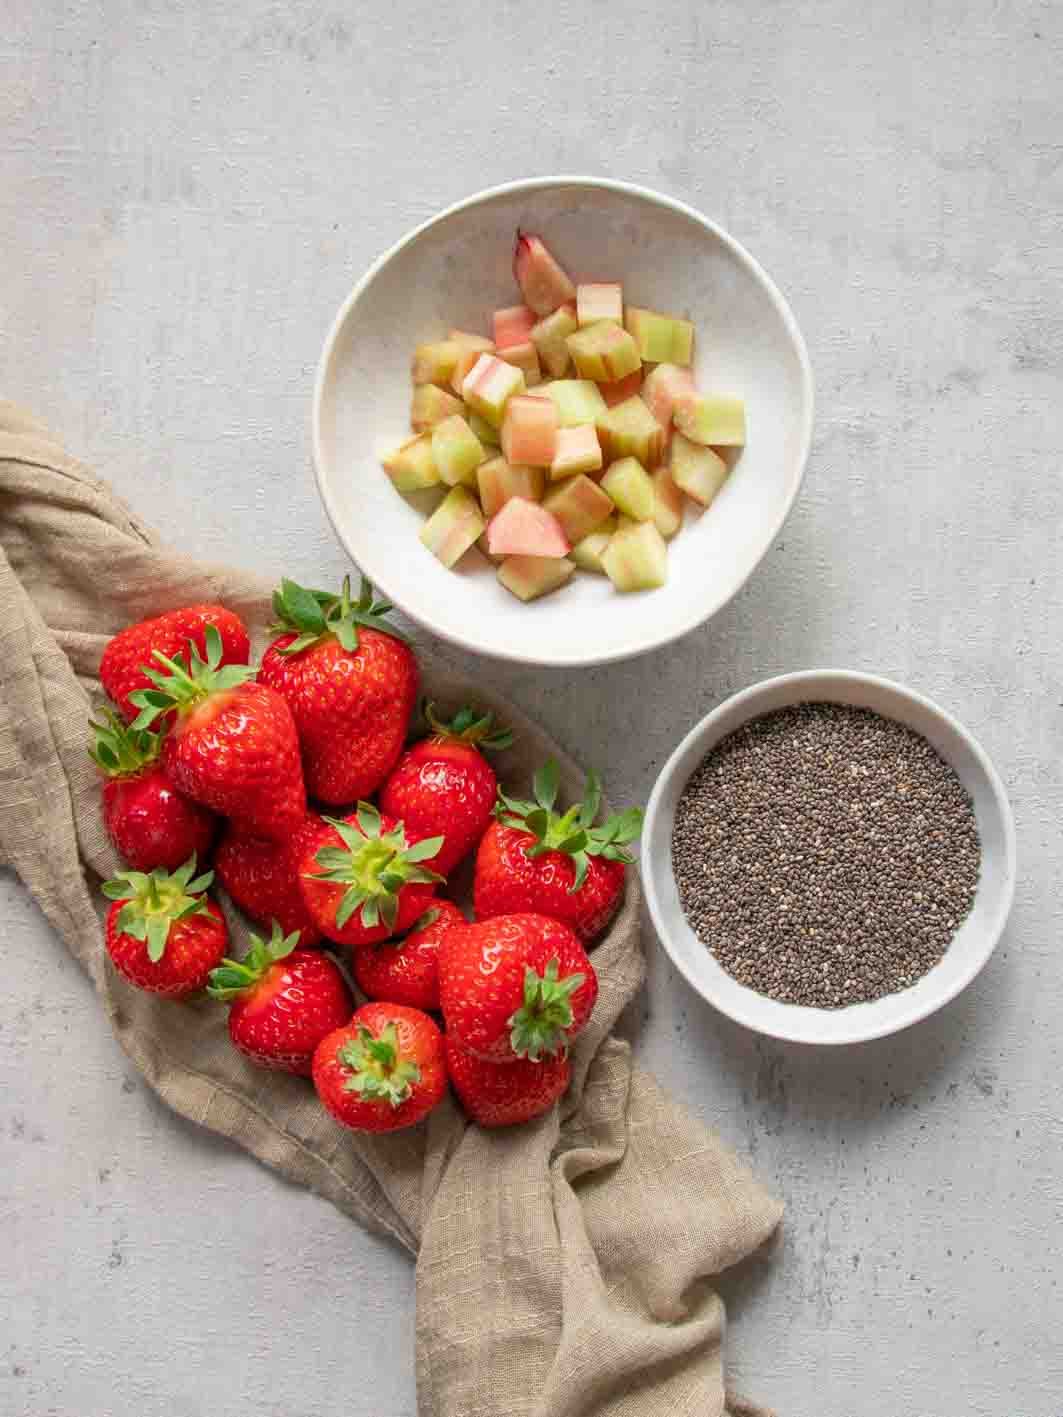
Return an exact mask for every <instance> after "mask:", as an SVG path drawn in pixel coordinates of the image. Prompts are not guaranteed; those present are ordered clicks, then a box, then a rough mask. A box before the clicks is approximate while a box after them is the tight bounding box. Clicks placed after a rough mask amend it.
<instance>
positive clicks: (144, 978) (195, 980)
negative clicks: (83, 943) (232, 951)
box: [101, 856, 229, 998]
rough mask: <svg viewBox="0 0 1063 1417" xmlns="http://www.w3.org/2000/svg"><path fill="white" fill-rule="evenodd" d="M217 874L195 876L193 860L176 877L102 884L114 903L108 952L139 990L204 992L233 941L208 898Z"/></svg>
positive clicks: (130, 875) (131, 875) (122, 878)
mask: <svg viewBox="0 0 1063 1417" xmlns="http://www.w3.org/2000/svg"><path fill="white" fill-rule="evenodd" d="M213 875H214V873H213V872H212V871H207V872H206V873H205V874H204V875H202V876H196V858H195V857H194V856H190V857H189V859H188V860H187V861H186V862H185V864H184V865H183V866H182V867H181V868H180V869H179V870H177V871H174V872H173V874H172V875H170V874H168V873H167V872H165V871H162V870H154V871H152V872H151V874H150V875H145V874H144V873H143V872H141V871H119V873H118V875H117V876H116V877H115V878H114V880H112V881H106V882H105V883H104V885H103V886H102V888H101V889H102V890H103V893H104V895H105V896H106V897H107V898H108V900H111V901H113V902H114V904H113V905H112V906H111V908H110V910H109V911H108V913H107V935H106V943H107V953H108V954H109V955H110V956H111V960H112V962H113V964H114V967H115V969H117V970H118V972H119V974H122V975H124V976H125V977H126V979H128V980H129V982H130V983H131V984H135V985H136V986H137V988H138V989H147V990H148V991H149V992H150V993H152V994H166V995H168V996H169V997H170V998H180V997H181V996H182V995H184V994H192V993H195V991H196V990H197V989H202V988H203V986H204V985H205V984H206V982H207V980H208V978H209V977H210V971H211V970H212V969H213V968H214V966H215V965H216V964H217V963H218V962H219V961H220V960H221V958H222V956H223V955H224V953H225V946H226V944H227V942H228V939H229V931H228V929H227V927H226V924H225V917H224V915H222V913H221V911H220V910H219V909H218V907H217V906H216V905H215V904H214V902H213V901H212V900H211V899H209V897H208V896H206V895H205V894H204V892H205V891H206V889H207V887H208V886H209V885H210V883H211V880H212V879H213ZM193 878H194V879H193Z"/></svg>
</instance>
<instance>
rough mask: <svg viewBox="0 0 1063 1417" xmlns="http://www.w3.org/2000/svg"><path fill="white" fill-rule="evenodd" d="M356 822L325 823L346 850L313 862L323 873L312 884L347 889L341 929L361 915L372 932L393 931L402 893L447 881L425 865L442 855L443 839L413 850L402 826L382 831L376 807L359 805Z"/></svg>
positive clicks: (339, 914) (323, 853)
mask: <svg viewBox="0 0 1063 1417" xmlns="http://www.w3.org/2000/svg"><path fill="white" fill-rule="evenodd" d="M356 819H357V823H358V825H357V826H355V825H354V824H353V823H352V822H349V821H345V820H344V819H343V818H341V817H326V818H325V821H326V822H328V824H329V826H330V827H333V828H335V830H336V831H337V833H338V834H339V837H340V840H341V841H342V843H343V845H342V846H323V847H322V848H321V850H320V851H318V852H317V854H316V856H315V857H314V860H315V861H316V862H317V864H318V865H319V866H320V867H321V868H322V869H321V870H320V871H314V872H311V873H310V875H309V876H308V878H307V879H308V880H312V881H332V882H334V883H336V884H338V885H345V886H346V887H347V889H346V890H345V891H344V893H343V896H342V898H341V899H340V903H339V905H338V906H337V907H336V924H337V925H338V926H339V927H340V928H341V929H342V928H343V926H344V925H346V924H347V922H348V921H349V920H350V918H351V916H352V915H353V914H354V913H355V911H358V912H359V919H360V920H361V923H362V924H363V925H364V926H365V927H366V928H367V929H373V928H375V927H376V926H378V925H380V924H383V925H386V926H387V928H388V930H389V931H394V929H395V926H396V923H397V921H398V916H399V894H400V892H401V891H402V889H403V887H404V886H407V885H411V884H413V883H415V882H420V883H423V884H428V883H430V882H432V881H441V880H443V877H442V876H441V875H439V874H438V872H436V871H431V870H429V869H428V867H427V866H422V865H421V864H420V863H421V862H422V861H429V860H431V858H432V857H433V856H435V855H436V854H437V852H438V851H439V849H440V847H441V846H442V845H443V841H444V838H443V837H442V836H431V837H426V838H425V839H424V840H422V841H418V842H414V844H413V845H412V846H411V845H409V844H408V843H407V841H406V828H405V827H404V826H403V824H402V822H398V823H396V825H395V826H394V827H393V828H392V829H391V831H388V832H385V831H384V830H383V821H382V819H381V816H380V813H379V812H378V811H377V809H376V808H375V807H374V806H373V804H372V803H371V802H359V803H358V810H357V813H356Z"/></svg>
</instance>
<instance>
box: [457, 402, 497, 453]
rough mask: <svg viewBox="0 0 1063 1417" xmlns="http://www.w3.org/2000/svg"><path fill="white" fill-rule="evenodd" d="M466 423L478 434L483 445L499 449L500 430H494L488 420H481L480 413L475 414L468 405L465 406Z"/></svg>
mask: <svg viewBox="0 0 1063 1417" xmlns="http://www.w3.org/2000/svg"><path fill="white" fill-rule="evenodd" d="M465 422H466V423H467V424H468V425H469V427H470V428H471V429H472V431H473V432H474V433H475V434H476V436H477V438H479V440H480V442H481V443H484V444H487V445H488V446H490V447H492V448H497V447H498V445H499V444H498V438H499V433H498V429H497V428H492V427H491V425H490V423H488V421H487V419H486V418H481V417H480V415H479V414H478V413H474V412H473V410H472V409H471V408H470V407H469V406H468V404H466V405H465Z"/></svg>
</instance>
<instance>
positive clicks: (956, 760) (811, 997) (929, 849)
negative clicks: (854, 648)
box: [642, 669, 1015, 1044]
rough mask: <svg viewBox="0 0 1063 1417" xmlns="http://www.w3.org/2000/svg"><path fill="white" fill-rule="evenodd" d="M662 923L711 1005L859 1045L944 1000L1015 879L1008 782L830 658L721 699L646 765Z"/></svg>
mask: <svg viewBox="0 0 1063 1417" xmlns="http://www.w3.org/2000/svg"><path fill="white" fill-rule="evenodd" d="M642 874H643V880H644V883H645V889H646V899H647V904H648V906H649V910H650V915H651V918H652V920H653V923H654V926H655V928H656V930H657V934H658V936H659V938H660V940H661V943H662V944H663V945H664V948H665V950H666V951H667V952H668V954H669V956H670V957H671V960H672V962H673V964H674V965H675V966H676V968H677V969H678V970H679V972H680V973H681V974H682V975H683V976H684V978H685V979H686V980H687V982H688V983H689V984H690V985H691V986H692V987H693V988H694V989H696V990H697V992H698V993H699V994H701V995H702V997H703V998H705V999H707V1000H708V1002H709V1003H710V1004H712V1005H714V1007H716V1008H717V1009H719V1010H720V1011H721V1013H724V1014H727V1015H728V1017H730V1018H732V1019H735V1020H736V1021H737V1022H738V1023H742V1024H745V1025H746V1026H747V1027H748V1028H752V1029H755V1030H756V1031H757V1032H759V1033H764V1034H768V1035H769V1036H771V1037H775V1038H783V1039H789V1040H793V1041H795V1042H801V1043H830V1044H842V1043H858V1042H862V1041H863V1040H865V1039H869V1038H879V1037H882V1036H883V1035H885V1034H888V1033H895V1032H897V1031H898V1030H899V1029H902V1028H906V1027H908V1025H909V1024H912V1023H915V1022H916V1021H917V1020H919V1019H921V1018H925V1017H926V1016H927V1015H928V1014H931V1013H933V1012H934V1011H935V1010H936V1009H939V1008H941V1006H942V1005H943V1004H945V1003H947V1002H948V1001H949V1000H950V999H952V998H954V997H955V995H957V994H958V993H959V992H960V990H961V989H963V988H964V987H965V986H966V985H967V984H969V983H970V981H971V980H972V979H973V978H974V977H975V975H976V974H977V973H978V971H979V970H980V969H981V968H982V966H983V965H984V964H985V962H986V960H987V959H988V958H989V956H990V955H991V954H992V952H993V948H994V946H995V945H996V942H997V940H998V939H999V937H1000V934H1001V931H1002V930H1003V928H1004V923H1005V921H1006V919H1007V916H1008V911H1009V909H1010V907H1011V901H1012V896H1013V894H1014V886H1015V825H1014V821H1013V819H1012V814H1011V807H1010V805H1009V803H1008V799H1007V795H1006V793H1005V791H1004V787H1003V784H1002V783H1001V780H1000V778H999V776H998V775H997V773H996V770H995V769H994V767H993V765H992V763H991V762H990V761H989V759H988V757H987V756H986V754H985V753H984V752H983V750H982V749H981V748H980V747H979V745H978V743H977V742H976V741H975V740H974V738H973V737H972V736H971V735H970V733H968V732H967V730H966V729H965V728H964V727H963V726H962V725H961V724H960V723H958V722H957V721H956V720H955V719H954V718H952V717H951V716H950V715H949V714H947V713H946V712H945V711H944V710H943V709H940V708H938V707H937V705H935V704H933V703H931V702H930V700H929V699H925V698H923V697H922V696H921V695H919V694H916V693H914V692H913V691H912V690H910V689H905V688H903V687H902V686H901V685H899V684H894V683H891V682H890V681H889V680H887V679H880V678H877V677H876V676H874V675H870V674H857V673H851V672H847V671H844V670H830V669H825V670H817V671H810V672H807V673H800V674H785V675H782V676H780V677H779V678H776V679H768V680H766V681H765V682H764V683H761V684H756V685H754V686H753V687H752V688H750V689H746V690H745V691H743V692H742V693H740V694H736V695H734V697H733V698H730V699H728V700H727V701H726V702H725V703H723V704H721V705H720V707H719V708H717V709H715V710H714V711H713V712H712V713H710V714H709V715H708V716H707V717H706V718H704V719H702V721H701V722H700V723H699V724H697V725H696V727H694V728H693V729H692V730H691V731H690V732H689V733H688V734H687V736H686V737H685V738H684V739H683V741H682V742H681V743H680V744H679V746H678V748H676V750H675V752H674V753H673V754H672V756H671V757H670V758H669V760H668V762H667V763H666V764H665V765H664V768H663V769H662V770H661V774H660V776H659V777H658V779H657V783H656V785H655V787H654V789H653V792H652V794H651V796H650V801H649V805H648V807H647V811H646V822H645V825H644V829H643V833H642Z"/></svg>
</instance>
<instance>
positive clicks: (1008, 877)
mask: <svg viewBox="0 0 1063 1417" xmlns="http://www.w3.org/2000/svg"><path fill="white" fill-rule="evenodd" d="M839 680H843V681H847V682H848V683H850V684H852V685H854V686H863V687H873V688H876V689H879V690H884V691H886V692H888V693H891V694H895V695H897V696H898V697H899V698H901V699H906V700H908V701H909V702H910V703H911V704H913V705H916V706H918V707H919V708H921V709H922V710H923V711H924V712H926V713H928V714H929V715H930V716H931V717H932V718H936V719H937V720H938V722H939V723H941V724H942V725H943V726H944V727H946V728H948V729H950V730H951V731H952V732H953V733H955V734H956V735H957V737H959V738H960V739H961V740H962V741H963V742H964V744H965V745H966V747H967V748H968V749H969V751H970V753H971V755H972V756H973V757H974V758H975V759H976V761H977V762H978V765H979V767H980V768H981V770H982V772H983V773H984V774H985V777H986V781H987V782H988V784H989V787H990V790H991V792H992V796H993V801H994V805H995V808H996V811H997V812H998V814H999V817H1000V823H1001V827H1002V830H1003V837H1004V851H1003V857H1004V885H1003V890H1002V891H1001V894H1000V898H999V900H998V902H997V905H996V908H995V910H994V913H993V916H992V919H991V920H990V921H989V923H988V926H987V928H986V930H985V933H984V936H983V937H982V941H981V943H980V944H979V946H978V948H977V949H975V950H974V951H972V954H971V958H970V959H969V960H968V961H967V964H966V966H965V967H964V968H963V969H962V970H961V971H960V972H959V974H958V975H957V977H956V978H955V979H954V980H952V981H950V982H949V983H948V984H947V985H946V986H945V987H943V988H942V989H941V990H940V992H939V993H938V994H937V995H935V996H934V997H933V998H932V999H930V1000H927V1001H925V1002H923V1003H921V1004H916V1005H914V1006H912V1007H909V1008H908V1009H907V1010H905V1011H902V1012H901V1013H900V1014H899V1015H898V1016H897V1017H895V1018H893V1019H891V1020H888V1021H886V1022H880V1023H874V1022H872V1023H870V1024H869V1025H868V1026H864V1027H851V1028H850V1029H849V1030H848V1031H847V1032H844V1033H840V1034H839V1035H838V1036H834V1037H830V1038H809V1037H808V1035H807V1033H806V1032H803V1031H801V1030H798V1029H797V1028H796V1027H795V1028H791V1029H788V1028H787V1027H786V1026H785V1024H782V1025H774V1024H768V1023H766V1022H765V1021H764V1020H763V1019H761V1018H759V1017H758V1005H757V1002H756V1001H758V1000H767V1001H768V1002H770V1003H772V1004H774V1005H776V1006H779V1007H782V1008H786V1007H787V1006H786V1005H785V1004H781V1001H779V1000H774V999H769V996H767V995H762V994H759V993H758V992H757V991H756V990H754V989H750V988H748V986H745V985H739V988H740V989H742V990H743V991H744V993H746V994H748V995H749V996H750V1001H751V1002H750V1004H749V1007H748V1009H746V1008H743V1007H736V1006H734V1005H732V1004H730V1003H728V1002H723V1001H721V1000H720V999H719V998H718V997H716V995H715V993H714V992H713V991H712V988H711V985H708V984H707V983H706V981H705V980H703V979H701V978H700V977H699V976H698V975H697V973H696V972H695V971H694V970H693V969H691V968H689V967H688V965H687V964H686V962H685V961H684V960H683V959H682V957H681V955H680V953H679V951H678V949H677V948H676V947H675V946H674V944H673V941H672V939H671V936H670V934H669V931H668V928H667V926H666V923H665V920H664V912H663V909H662V905H661V897H660V894H659V892H658V877H659V875H660V872H661V871H670V870H671V853H670V852H669V855H668V858H667V862H666V863H663V864H658V865H655V864H654V861H653V859H652V852H651V847H650V843H651V839H652V837H653V834H654V833H653V827H654V825H655V823H656V819H657V816H658V814H659V812H660V811H661V800H662V798H663V796H664V793H665V791H666V790H667V789H668V788H669V787H670V786H671V784H672V780H673V779H674V777H675V775H676V773H677V771H678V769H679V763H680V760H681V759H682V757H683V756H684V754H685V753H686V752H687V750H688V749H689V748H690V747H692V746H693V745H695V744H696V743H698V742H699V740H701V739H702V738H704V737H707V736H708V735H709V733H710V732H711V729H712V727H713V725H714V724H716V723H718V722H719V721H720V719H721V718H723V716H724V715H725V714H730V713H733V712H734V710H735V709H744V708H748V709H749V710H750V711H749V712H747V713H744V714H742V716H741V717H740V719H739V721H738V722H736V723H735V724H734V725H733V727H732V728H731V729H730V731H731V732H734V731H735V730H736V729H737V728H738V727H740V726H741V724H742V723H747V722H749V721H750V719H752V718H755V717H758V716H759V715H758V712H757V708H756V704H757V701H758V700H760V699H762V698H764V697H766V696H767V695H768V694H769V693H772V692H773V691H776V690H778V689H780V688H787V689H792V690H793V692H792V694H790V696H789V697H788V699H787V703H790V704H794V703H801V702H810V701H813V700H815V698H816V694H815V689H816V686H817V685H822V684H825V683H827V682H829V681H832V682H834V683H835V684H837V682H838V681H839ZM820 701H830V700H829V697H828V696H825V695H820ZM779 707H783V705H781V704H776V705H774V706H773V708H772V709H765V710H764V711H765V712H773V711H774V709H775V708H779ZM876 711H877V710H876ZM884 716H886V717H888V716H889V715H888V714H884ZM915 731H916V732H918V731H919V730H918V729H916V730H915ZM640 857H641V861H640V865H641V872H642V882H643V890H644V892H645V897H646V904H647V907H648V909H649V913H650V919H651V920H652V922H653V928H654V930H655V932H656V935H657V938H658V940H659V941H660V943H661V946H662V947H663V949H664V951H665V953H666V954H667V955H668V957H669V959H670V960H671V962H672V964H673V965H674V967H675V968H676V970H678V972H679V973H680V974H681V975H682V977H683V978H684V979H685V980H686V982H687V983H688V984H689V985H690V987H691V988H692V989H693V990H694V991H695V993H697V994H699V995H700V996H701V998H703V999H704V1000H705V1001H706V1003H708V1004H711V1005H712V1007H713V1008H714V1009H716V1010H718V1011H719V1012H720V1013H722V1014H724V1015H725V1016H726V1017H728V1018H730V1019H732V1020H733V1021H734V1022H735V1023H739V1024H742V1025H743V1027H745V1028H748V1029H750V1030H752V1031H753V1032H754V1033H759V1034H761V1035H763V1036H765V1037H768V1038H777V1039H780V1040H782V1041H784V1042H788V1043H803V1044H806V1045H807V1046H809V1047H813V1048H815V1047H821V1048H822V1047H827V1048H831V1047H845V1046H849V1045H851V1044H854V1043H865V1042H869V1041H870V1040H872V1039H875V1038H885V1037H887V1036H888V1035H890V1034H893V1033H899V1032H901V1031H902V1030H903V1029H905V1028H909V1027H911V1025H912V1024H914V1023H918V1022H919V1021H920V1020H921V1019H924V1018H928V1017H929V1016H930V1015H931V1014H934V1013H937V1011H938V1010H939V1009H941V1008H943V1007H944V1006H945V1005H946V1004H947V1003H950V1002H951V1001H952V1000H953V999H954V998H956V996H957V995H958V994H960V993H962V991H963V990H964V989H966V987H967V986H968V984H970V983H971V981H972V980H973V979H974V978H975V977H976V975H978V974H979V973H980V972H981V970H982V969H983V968H984V967H985V965H986V963H987V962H988V960H989V957H990V956H991V955H992V953H993V951H994V949H995V948H996V946H997V943H998V941H999V939H1000V936H1001V935H1002V933H1003V931H1004V926H1005V924H1006V923H1007V919H1008V915H1009V914H1010V912H1011V907H1012V903H1013V901H1014V897H1015V876H1016V834H1015V818H1014V814H1013V812H1012V808H1011V803H1010V801H1009V800H1008V795H1007V792H1006V790H1005V787H1004V783H1003V781H1002V779H1001V777H1000V774H999V773H998V772H997V770H996V768H995V767H994V766H993V763H992V760H991V759H990V757H989V755H988V753H986V751H985V749H984V748H983V747H982V745H981V744H980V743H979V742H978V740H977V739H976V738H975V736H974V735H973V733H971V732H970V730H969V729H968V728H966V727H965V726H964V725H963V724H962V723H961V722H960V721H959V719H957V718H955V717H954V716H953V715H952V714H950V713H949V712H948V711H947V710H946V709H943V708H942V707H941V706H940V705H939V704H936V703H935V702H934V701H933V700H932V699H929V698H927V697H926V695H925V694H920V693H919V692H918V691H917V690H915V689H910V688H908V686H907V685H905V684H900V683H898V682H897V681H896V680H894V679H887V678H885V677H884V676H882V675H879V674H870V673H865V672H863V671H861V670H856V669H806V670H797V671H794V672H792V673H788V674H777V675H774V676H772V677H771V678H769V679H761V680H759V681H758V682H757V683H755V684H751V685H749V686H748V687H747V688H745V689H741V690H739V691H738V692H737V693H735V694H731V695H729V696H728V697H727V698H726V699H724V700H723V701H722V702H721V703H719V704H717V706H716V707H715V708H714V709H712V710H711V711H710V712H709V713H707V714H705V715H704V717H702V718H701V719H699V720H698V722H697V723H695V724H694V726H693V727H692V728H691V729H690V731H689V732H688V733H686V734H684V736H683V738H682V739H681V740H680V742H679V743H678V744H677V746H676V747H675V749H674V750H673V752H672V753H671V754H670V755H669V757H668V759H667V761H666V762H665V763H664V766H663V767H662V768H661V770H660V772H659V773H658V774H657V780H656V782H655V783H654V786H653V791H652V792H651V793H650V798H649V801H648V803H647V805H646V817H645V822H644V824H643V832H642V847H641V852H640ZM735 983H738V981H737V980H736V981H735ZM906 992H907V991H906V990H901V991H899V992H898V993H896V994H892V995H885V996H884V997H885V998H898V997H903V995H904V993H906ZM877 1002H879V1001H878V1000H873V1001H872V1003H871V1005H870V1007H873V1006H874V1004H875V1003H877ZM830 1012H831V1014H833V1015H834V1016H835V1017H837V1016H838V1015H839V1013H841V1014H842V1015H844V1012H845V1011H844V1010H841V1011H837V1010H830ZM853 1017H856V1015H853Z"/></svg>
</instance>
